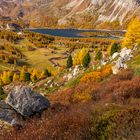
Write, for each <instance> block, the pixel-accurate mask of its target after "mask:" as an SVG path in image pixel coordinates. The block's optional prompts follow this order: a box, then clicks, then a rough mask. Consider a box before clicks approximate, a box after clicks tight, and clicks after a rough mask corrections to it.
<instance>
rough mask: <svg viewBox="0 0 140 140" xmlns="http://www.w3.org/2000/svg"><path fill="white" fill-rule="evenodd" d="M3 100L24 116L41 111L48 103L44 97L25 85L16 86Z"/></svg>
mask: <svg viewBox="0 0 140 140" xmlns="http://www.w3.org/2000/svg"><path fill="white" fill-rule="evenodd" d="M5 101H6V103H7V104H8V105H10V106H11V107H12V108H13V109H15V110H16V111H17V112H18V113H20V114H21V115H22V116H24V117H29V116H31V115H34V114H35V113H41V112H42V111H43V110H45V109H47V108H48V107H49V105H50V104H49V101H48V100H47V99H46V98H45V97H43V96H42V95H41V94H38V93H36V92H35V91H33V90H32V89H31V88H29V87H27V86H16V87H15V88H14V89H13V90H12V91H11V92H10V93H9V94H8V96H7V98H6V100H5Z"/></svg>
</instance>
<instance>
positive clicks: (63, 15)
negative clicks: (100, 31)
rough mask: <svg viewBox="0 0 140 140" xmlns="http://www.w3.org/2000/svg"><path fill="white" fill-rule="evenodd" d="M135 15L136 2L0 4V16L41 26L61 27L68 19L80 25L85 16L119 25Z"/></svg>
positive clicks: (5, 0) (1, 0)
mask: <svg viewBox="0 0 140 140" xmlns="http://www.w3.org/2000/svg"><path fill="white" fill-rule="evenodd" d="M139 11H140V0H61V1H59V0H0V14H1V15H8V16H9V15H10V16H13V17H16V16H19V15H22V16H23V17H24V19H26V20H29V21H30V22H31V23H32V24H38V25H42V24H43V26H45V24H44V23H46V22H47V24H59V25H60V24H65V23H67V22H68V21H69V19H71V18H73V19H74V21H75V20H76V21H78V22H79V21H80V22H81V20H82V19H83V17H85V16H87V15H88V16H89V15H90V16H91V18H92V19H93V18H94V20H93V22H95V21H98V22H100V21H111V22H112V21H115V20H118V21H119V22H120V23H121V24H122V23H123V22H125V21H127V20H128V19H130V18H132V17H133V16H135V15H138V14H139ZM21 13H22V14H21ZM31 17H32V18H31ZM78 22H77V23H78Z"/></svg>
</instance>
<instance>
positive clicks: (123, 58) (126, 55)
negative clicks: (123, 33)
mask: <svg viewBox="0 0 140 140" xmlns="http://www.w3.org/2000/svg"><path fill="white" fill-rule="evenodd" d="M116 57H118V58H117V60H116V61H113V63H114V64H115V65H114V66H113V67H112V71H113V74H117V73H118V72H119V71H120V70H121V69H126V68H127V65H126V62H127V61H129V60H130V59H131V58H132V57H133V55H132V50H131V49H127V48H123V49H122V50H121V52H120V53H114V54H113V55H112V58H111V60H113V59H115V58H116Z"/></svg>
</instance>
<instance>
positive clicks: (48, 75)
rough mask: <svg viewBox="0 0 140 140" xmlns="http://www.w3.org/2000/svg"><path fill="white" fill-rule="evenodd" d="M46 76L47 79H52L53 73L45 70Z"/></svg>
mask: <svg viewBox="0 0 140 140" xmlns="http://www.w3.org/2000/svg"><path fill="white" fill-rule="evenodd" d="M45 76H46V77H50V76H51V73H50V72H49V71H48V69H46V70H45Z"/></svg>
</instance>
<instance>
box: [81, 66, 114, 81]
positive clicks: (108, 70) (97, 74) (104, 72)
mask: <svg viewBox="0 0 140 140" xmlns="http://www.w3.org/2000/svg"><path fill="white" fill-rule="evenodd" d="M110 74H112V65H106V66H105V67H103V68H102V69H100V70H97V71H93V72H90V73H87V74H85V75H84V76H83V77H82V78H81V79H80V81H81V82H89V81H95V82H99V81H101V80H102V79H104V78H106V77H108V76H109V75H110Z"/></svg>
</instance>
